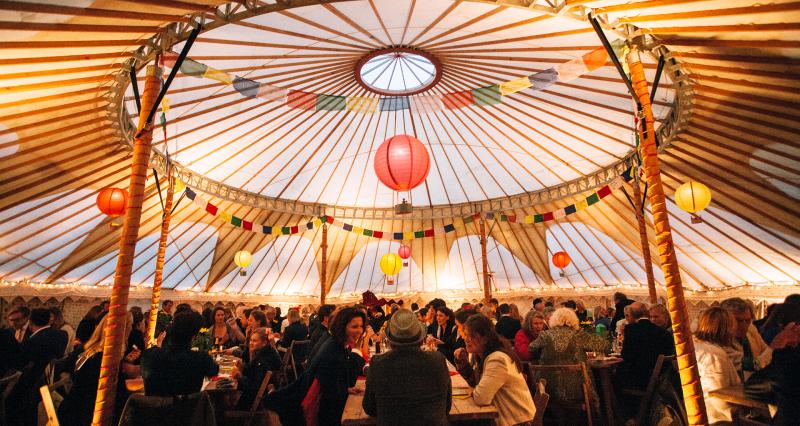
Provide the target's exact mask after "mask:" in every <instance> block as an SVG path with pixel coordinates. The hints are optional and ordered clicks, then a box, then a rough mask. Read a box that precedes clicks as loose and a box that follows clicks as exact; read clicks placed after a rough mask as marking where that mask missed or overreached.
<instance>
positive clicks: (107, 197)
mask: <svg viewBox="0 0 800 426" xmlns="http://www.w3.org/2000/svg"><path fill="white" fill-rule="evenodd" d="M127 206H128V191H126V190H124V189H120V188H105V189H103V190H102V191H100V193H99V194H97V208H98V209H100V211H101V212H103V213H104V214H106V215H108V216H110V217H117V216H122V215H123V214H125V208H126V207H127Z"/></svg>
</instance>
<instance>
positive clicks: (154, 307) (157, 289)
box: [147, 164, 175, 346]
mask: <svg viewBox="0 0 800 426" xmlns="http://www.w3.org/2000/svg"><path fill="white" fill-rule="evenodd" d="M174 195H175V178H174V177H173V176H172V167H171V166H170V165H169V164H167V199H166V200H165V201H164V214H163V216H162V217H161V238H159V240H158V254H157V255H156V272H155V277H154V278H153V296H152V298H151V300H150V320H149V321H148V323H147V336H148V337H150V339H149V342H150V343H149V344H148V345H149V346H152V345H154V344H155V341H156V322H157V321H158V305H159V302H160V301H161V283H162V281H163V277H164V256H165V255H166V253H167V238H168V236H169V222H170V219H171V218H172V198H173V197H174Z"/></svg>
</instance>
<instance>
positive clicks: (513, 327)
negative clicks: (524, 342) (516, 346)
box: [494, 303, 522, 342]
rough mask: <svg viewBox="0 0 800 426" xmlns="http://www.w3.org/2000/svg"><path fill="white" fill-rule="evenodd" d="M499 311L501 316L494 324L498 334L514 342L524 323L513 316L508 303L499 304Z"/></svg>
mask: <svg viewBox="0 0 800 426" xmlns="http://www.w3.org/2000/svg"><path fill="white" fill-rule="evenodd" d="M497 312H498V313H500V318H498V319H497V324H496V325H495V326H494V328H495V330H497V334H499V335H501V336H503V337H505V338H506V339H508V340H510V341H512V342H513V341H514V337H515V336H516V335H517V332H518V331H519V329H520V328H522V324H521V323H520V322H519V320H518V319H514V318H511V306H510V305H509V304H508V303H503V304H502V305H500V306H498V307H497Z"/></svg>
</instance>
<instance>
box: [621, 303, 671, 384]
mask: <svg viewBox="0 0 800 426" xmlns="http://www.w3.org/2000/svg"><path fill="white" fill-rule="evenodd" d="M628 309H629V312H630V316H631V323H629V324H628V325H626V326H625V343H624V344H623V346H622V359H623V360H624V361H625V362H623V363H622V366H621V370H620V373H621V375H622V376H623V378H624V381H622V382H621V383H623V384H624V386H625V387H633V388H638V389H644V388H645V387H647V382H648V381H649V380H650V375H651V374H652V373H653V367H655V365H656V360H657V359H658V356H659V355H674V354H675V344H674V343H673V341H672V335H670V333H669V332H668V331H667V330H665V329H663V328H661V327H659V326H657V325H655V324H653V323H652V322H650V319H649V311H648V309H647V305H645V304H644V303H641V302H634V303H632V304H631V305H630V306H629V307H628Z"/></svg>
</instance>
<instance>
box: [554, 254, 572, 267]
mask: <svg viewBox="0 0 800 426" xmlns="http://www.w3.org/2000/svg"><path fill="white" fill-rule="evenodd" d="M571 262H572V259H570V258H569V255H568V254H567V253H566V252H563V251H560V252H558V253H555V254H553V265H556V268H558V269H564V268H566V267H567V266H569V264H570V263H571Z"/></svg>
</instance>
